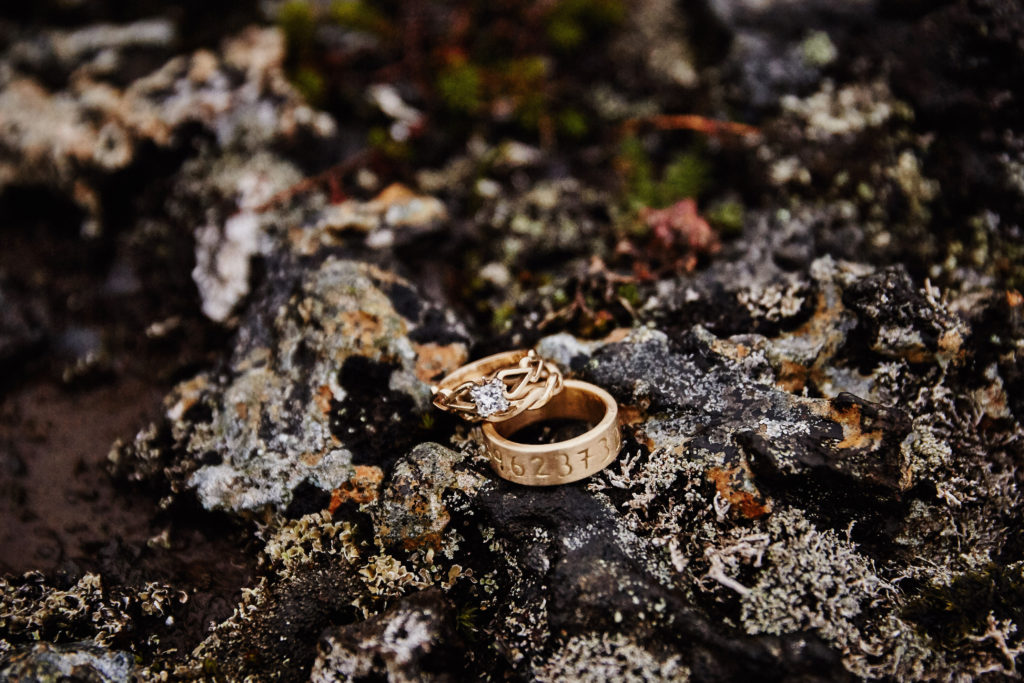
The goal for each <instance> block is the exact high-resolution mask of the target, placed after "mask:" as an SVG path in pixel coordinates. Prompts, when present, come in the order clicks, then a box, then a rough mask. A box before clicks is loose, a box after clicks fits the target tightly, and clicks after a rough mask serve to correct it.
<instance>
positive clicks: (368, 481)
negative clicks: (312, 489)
mask: <svg viewBox="0 0 1024 683" xmlns="http://www.w3.org/2000/svg"><path fill="white" fill-rule="evenodd" d="M383 479H384V472H383V471H382V470H381V469H380V468H379V467H375V466H373V465H356V471H355V474H353V475H352V478H351V479H349V480H348V481H346V482H345V483H344V484H342V485H341V486H339V487H338V488H336V489H334V490H333V491H331V502H330V505H328V506H327V511H328V512H330V513H331V514H334V511H335V510H337V509H338V507H339V506H340V505H341V504H342V503H348V502H352V503H358V504H360V505H361V504H363V503H372V502H373V501H375V500H377V496H378V494H379V493H380V483H381V481H382V480H383Z"/></svg>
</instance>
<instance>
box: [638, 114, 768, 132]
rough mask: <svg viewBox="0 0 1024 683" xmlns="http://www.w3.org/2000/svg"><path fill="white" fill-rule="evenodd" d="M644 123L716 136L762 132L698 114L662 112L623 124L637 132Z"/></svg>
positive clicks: (656, 126) (660, 128)
mask: <svg viewBox="0 0 1024 683" xmlns="http://www.w3.org/2000/svg"><path fill="white" fill-rule="evenodd" d="M644 125H649V126H653V127H654V128H657V129H658V130H693V131H697V132H698V133H704V134H706V135H711V136H714V137H722V136H726V135H737V136H741V137H747V136H754V135H760V134H761V131H760V129H759V128H757V127H755V126H751V125H748V124H746V123H738V122H736V121H721V120H719V119H709V118H707V117H704V116H699V115H697V114H661V115H657V116H644V117H639V118H632V119H628V120H627V121H626V123H625V124H623V130H625V131H626V132H627V133H635V132H636V130H637V129H638V128H640V127H641V126H644Z"/></svg>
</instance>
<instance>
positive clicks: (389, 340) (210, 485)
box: [112, 257, 461, 511]
mask: <svg viewBox="0 0 1024 683" xmlns="http://www.w3.org/2000/svg"><path fill="white" fill-rule="evenodd" d="M296 266H297V263H296V262H294V261H288V260H286V261H285V262H284V263H282V264H281V265H280V270H279V271H278V272H277V273H276V274H275V276H274V277H273V279H272V280H270V281H269V282H268V283H267V284H266V285H265V291H264V292H261V300H262V302H263V303H262V304H261V305H260V306H258V307H256V308H253V309H252V310H251V311H250V313H249V316H248V317H247V318H246V320H244V321H243V322H242V325H241V327H240V328H239V331H238V339H237V344H236V349H235V352H234V353H233V355H232V360H231V361H230V363H229V365H228V366H227V367H225V368H224V370H223V371H222V372H220V373H216V374H203V375H199V376H197V377H195V378H193V379H191V380H188V381H186V382H184V383H182V384H181V385H179V386H178V388H177V389H176V390H175V392H174V393H173V394H172V395H171V396H170V397H169V399H168V401H167V422H166V423H165V424H164V425H163V426H162V427H159V428H156V429H152V430H150V431H149V432H145V433H143V434H141V435H140V437H139V438H138V439H137V441H136V444H135V445H129V446H128V447H127V448H124V449H119V450H115V451H114V452H113V454H112V457H113V458H114V460H115V467H117V468H118V469H119V470H120V471H121V472H123V473H124V474H126V475H127V476H129V477H130V478H142V477H147V476H151V473H153V471H154V468H160V467H162V466H161V465H160V464H159V463H156V462H152V458H154V457H156V458H161V459H163V458H166V457H167V456H168V455H170V453H162V454H161V453H153V452H151V450H150V448H149V447H148V446H147V443H149V442H150V441H151V440H152V439H160V438H163V434H164V431H163V430H169V435H170V437H171V438H172V439H173V440H174V443H175V444H177V447H178V448H180V449H182V450H181V451H178V450H177V449H175V450H174V451H172V452H171V453H173V462H172V463H171V466H170V467H169V468H167V469H165V470H164V471H165V473H166V474H167V475H168V476H169V482H168V483H169V484H170V485H171V488H172V489H174V490H180V489H185V488H189V489H194V490H195V491H196V493H197V495H198V496H199V500H200V502H201V503H202V504H203V505H204V506H205V507H207V508H209V509H215V508H221V509H229V510H235V511H240V510H258V509H260V508H263V507H266V506H275V507H278V508H284V507H286V506H287V505H288V504H289V503H290V502H291V501H292V497H293V492H294V491H295V490H296V488H297V487H298V486H299V485H300V484H302V483H303V482H307V483H309V484H311V485H313V487H315V488H316V489H319V490H321V491H324V492H327V493H329V492H331V491H333V490H335V489H338V488H340V487H341V486H342V485H343V484H345V483H346V482H348V481H349V480H351V479H352V478H353V477H354V475H355V473H356V469H355V464H356V463H355V462H354V459H359V460H362V461H363V462H369V463H373V464H374V465H376V466H380V465H382V464H386V463H388V462H390V461H393V460H394V459H395V458H397V456H398V453H392V454H391V455H388V454H386V453H380V452H379V451H378V450H377V449H376V448H375V447H374V448H368V445H370V444H373V445H374V446H376V445H377V444H382V445H383V444H384V443H386V442H387V439H388V438H389V436H390V435H397V434H399V433H400V432H403V431H405V432H406V434H405V435H404V436H401V437H399V438H400V439H401V440H402V441H404V442H406V443H409V442H410V439H414V438H415V431H416V430H417V427H416V425H417V424H418V417H417V416H418V414H419V413H421V412H422V411H424V410H425V409H426V407H427V405H428V402H429V386H428V385H427V384H426V383H425V381H424V380H429V377H426V376H424V375H423V373H422V371H421V370H422V367H423V364H424V361H423V360H421V357H420V356H421V353H422V354H431V353H432V351H433V349H432V348H426V349H425V348H424V347H423V346H420V347H419V349H420V351H419V352H418V350H417V346H416V345H417V344H431V343H445V342H447V343H448V344H454V345H458V344H459V342H456V341H451V340H452V338H456V339H458V338H461V332H460V331H459V328H458V325H457V324H456V323H455V321H454V319H453V318H450V317H449V318H446V317H445V316H446V314H445V313H444V312H443V311H442V310H440V309H437V308H436V307H432V306H430V305H428V304H426V303H425V302H421V301H419V300H418V295H417V294H416V293H415V291H414V290H413V289H412V286H411V285H410V284H409V283H408V282H406V281H404V280H402V279H401V278H398V277H397V276H395V275H393V274H391V273H389V272H387V271H384V270H381V269H379V268H376V267H374V266H372V265H368V264H364V263H358V262H354V261H348V260H342V259H338V258H335V257H328V258H326V259H325V260H323V261H322V262H321V263H320V265H319V266H317V267H315V268H309V269H308V270H306V269H302V268H298V267H296ZM438 318H439V319H440V321H441V323H442V325H443V324H445V321H447V327H442V328H441V329H431V328H430V327H429V325H431V324H433V325H437V324H438V322H437V319H438ZM445 336H447V338H445ZM459 358H460V354H459V353H455V354H453V355H452V356H450V358H449V362H452V361H455V362H457V361H458V359H459ZM430 361H431V362H432V361H433V356H431V358H430ZM444 365H447V363H443V364H442V366H441V367H433V366H431V368H432V369H431V372H432V373H435V374H436V373H443V372H444V371H445V370H450V369H452V368H446V367H444ZM389 406H390V407H389ZM368 417H369V418H370V419H367V418H368ZM410 429H411V430H412V432H411V433H409V432H408V430H410ZM391 445H392V447H400V446H399V443H392V444H391ZM161 461H162V460H161Z"/></svg>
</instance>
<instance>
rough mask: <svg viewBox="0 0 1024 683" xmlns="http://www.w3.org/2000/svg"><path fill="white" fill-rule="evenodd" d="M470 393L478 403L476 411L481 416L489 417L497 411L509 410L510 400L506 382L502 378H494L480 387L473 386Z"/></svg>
mask: <svg viewBox="0 0 1024 683" xmlns="http://www.w3.org/2000/svg"><path fill="white" fill-rule="evenodd" d="M469 395H470V396H472V397H473V402H474V403H476V411H477V414H479V415H480V417H487V416H489V415H493V414H495V413H500V412H502V411H505V410H508V406H509V403H508V400H507V399H506V398H505V383H504V382H502V381H501V380H500V379H497V378H495V379H492V380H491V381H490V382H488V383H487V384H485V385H483V386H480V387H473V388H472V389H470V390H469Z"/></svg>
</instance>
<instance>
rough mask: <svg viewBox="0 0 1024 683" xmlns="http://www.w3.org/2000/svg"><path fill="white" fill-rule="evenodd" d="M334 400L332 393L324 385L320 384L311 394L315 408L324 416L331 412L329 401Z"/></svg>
mask: <svg viewBox="0 0 1024 683" xmlns="http://www.w3.org/2000/svg"><path fill="white" fill-rule="evenodd" d="M332 398H334V393H333V392H332V391H331V388H330V387H329V386H327V385H326V384H321V385H320V388H319V389H317V390H316V393H315V394H313V401H315V402H316V407H317V408H319V409H320V412H321V413H323V414H324V415H329V414H330V412H331V399H332Z"/></svg>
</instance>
